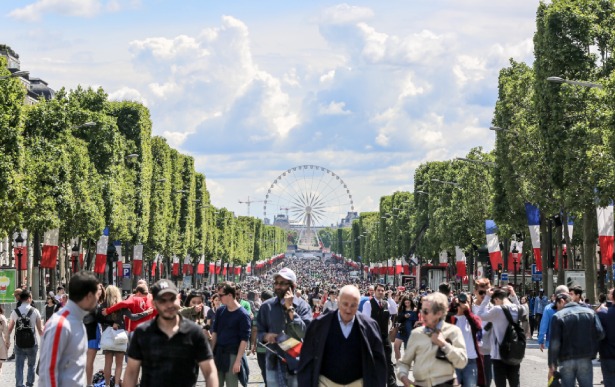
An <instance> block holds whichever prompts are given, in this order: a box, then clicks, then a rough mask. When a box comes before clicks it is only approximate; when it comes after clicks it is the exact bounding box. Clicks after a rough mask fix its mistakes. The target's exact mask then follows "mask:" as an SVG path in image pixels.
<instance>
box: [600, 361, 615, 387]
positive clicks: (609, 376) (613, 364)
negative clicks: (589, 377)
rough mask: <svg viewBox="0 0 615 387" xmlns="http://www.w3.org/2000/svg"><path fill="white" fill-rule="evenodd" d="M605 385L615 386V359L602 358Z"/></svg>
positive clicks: (606, 386)
mask: <svg viewBox="0 0 615 387" xmlns="http://www.w3.org/2000/svg"><path fill="white" fill-rule="evenodd" d="M600 367H601V368H602V380H603V381H604V387H615V359H604V358H600Z"/></svg>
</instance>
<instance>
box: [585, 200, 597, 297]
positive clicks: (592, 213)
mask: <svg viewBox="0 0 615 387" xmlns="http://www.w3.org/2000/svg"><path fill="white" fill-rule="evenodd" d="M596 222H597V215H596V207H595V205H594V203H589V204H587V205H586V207H585V211H584V214H583V264H584V266H585V286H586V288H587V289H585V293H586V295H587V298H589V301H590V303H592V304H593V303H594V302H596V299H597V294H596V238H597V235H596V234H597V229H596V228H597V225H596Z"/></svg>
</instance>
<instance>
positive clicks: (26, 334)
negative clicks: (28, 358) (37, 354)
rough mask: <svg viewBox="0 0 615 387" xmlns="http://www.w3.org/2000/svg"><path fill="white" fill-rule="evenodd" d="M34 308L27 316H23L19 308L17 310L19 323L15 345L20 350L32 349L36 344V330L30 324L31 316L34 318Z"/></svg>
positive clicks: (16, 325)
mask: <svg viewBox="0 0 615 387" xmlns="http://www.w3.org/2000/svg"><path fill="white" fill-rule="evenodd" d="M33 311H34V308H30V310H29V311H28V314H26V315H25V316H24V315H22V314H21V312H20V311H19V308H15V313H17V323H16V324H15V344H16V345H17V346H18V347H19V348H32V347H34V344H36V339H35V338H34V328H33V327H32V324H31V322H30V316H32V312H33Z"/></svg>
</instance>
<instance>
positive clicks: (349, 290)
mask: <svg viewBox="0 0 615 387" xmlns="http://www.w3.org/2000/svg"><path fill="white" fill-rule="evenodd" d="M343 295H347V296H350V297H353V298H356V299H357V300H359V299H360V298H361V293H360V292H359V289H358V288H357V287H356V286H354V285H346V286H344V287H343V288H341V289H340V295H339V297H340V299H341V298H342V296H343Z"/></svg>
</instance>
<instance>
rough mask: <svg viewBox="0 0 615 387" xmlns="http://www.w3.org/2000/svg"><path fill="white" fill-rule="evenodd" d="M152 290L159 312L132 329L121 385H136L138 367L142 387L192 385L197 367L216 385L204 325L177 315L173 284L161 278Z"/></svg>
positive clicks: (211, 384) (216, 376) (186, 386)
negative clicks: (201, 325)
mask: <svg viewBox="0 0 615 387" xmlns="http://www.w3.org/2000/svg"><path fill="white" fill-rule="evenodd" d="M151 292H152V296H153V299H154V300H153V304H154V307H155V308H156V311H157V312H158V315H157V316H156V318H155V319H153V320H150V321H147V322H145V323H143V324H141V325H139V327H138V328H137V329H136V330H135V331H134V334H133V336H132V339H131V341H130V345H129V346H128V352H127V355H128V364H127V365H126V374H125V375H124V381H123V383H122V386H124V387H126V386H127V387H134V386H136V384H137V379H138V377H139V371H140V370H141V368H142V369H143V372H142V379H141V384H140V385H141V387H150V386H173V387H184V386H185V387H192V386H194V385H195V384H196V381H197V376H198V370H199V368H200V369H201V372H202V373H203V376H204V377H205V382H206V385H208V386H217V385H218V373H217V369H216V365H215V364H214V360H213V354H212V351H211V348H210V346H209V343H208V342H207V340H206V339H205V334H204V333H203V328H201V327H200V326H198V325H197V324H195V323H194V322H192V321H190V320H188V319H185V318H183V317H181V316H180V315H179V313H178V311H179V306H178V305H177V303H176V300H177V295H178V291H177V288H176V287H175V285H174V284H173V283H172V282H171V281H169V280H166V279H162V280H160V281H158V282H156V283H155V284H154V286H152V288H151Z"/></svg>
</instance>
